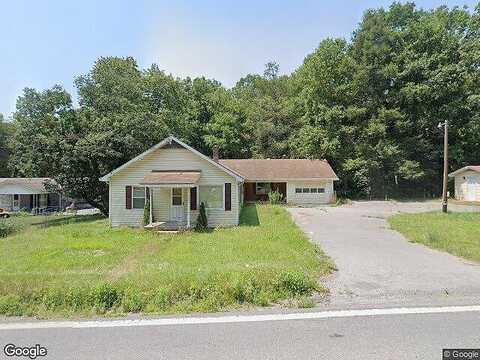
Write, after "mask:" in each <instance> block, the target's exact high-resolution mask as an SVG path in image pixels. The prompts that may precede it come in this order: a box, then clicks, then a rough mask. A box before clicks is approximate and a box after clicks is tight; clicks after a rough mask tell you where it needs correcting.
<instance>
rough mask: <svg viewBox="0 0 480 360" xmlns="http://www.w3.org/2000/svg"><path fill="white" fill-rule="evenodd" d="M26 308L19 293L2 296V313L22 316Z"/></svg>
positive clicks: (0, 312) (0, 310) (0, 305)
mask: <svg viewBox="0 0 480 360" xmlns="http://www.w3.org/2000/svg"><path fill="white" fill-rule="evenodd" d="M24 311H25V309H24V307H23V305H22V302H21V298H20V297H19V296H17V295H6V296H0V314H2V315H8V316H21V315H23V313H24Z"/></svg>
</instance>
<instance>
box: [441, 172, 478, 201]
mask: <svg viewBox="0 0 480 360" xmlns="http://www.w3.org/2000/svg"><path fill="white" fill-rule="evenodd" d="M448 176H449V177H453V178H454V179H455V199H457V200H463V201H480V165H477V166H465V167H463V168H461V169H458V170H457V171H454V172H452V173H450V174H449V175H448Z"/></svg>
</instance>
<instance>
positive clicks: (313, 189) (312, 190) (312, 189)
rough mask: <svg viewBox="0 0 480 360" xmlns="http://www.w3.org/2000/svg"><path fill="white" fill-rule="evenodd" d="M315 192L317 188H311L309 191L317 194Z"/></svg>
mask: <svg viewBox="0 0 480 360" xmlns="http://www.w3.org/2000/svg"><path fill="white" fill-rule="evenodd" d="M317 190H318V189H317V188H311V189H310V192H311V193H316V192H318V191H317Z"/></svg>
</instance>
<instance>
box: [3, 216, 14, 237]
mask: <svg viewBox="0 0 480 360" xmlns="http://www.w3.org/2000/svg"><path fill="white" fill-rule="evenodd" d="M16 230H17V227H16V226H15V223H14V222H12V221H11V220H4V219H0V238H2V237H6V236H7V235H10V234H12V233H13V232H15V231H16Z"/></svg>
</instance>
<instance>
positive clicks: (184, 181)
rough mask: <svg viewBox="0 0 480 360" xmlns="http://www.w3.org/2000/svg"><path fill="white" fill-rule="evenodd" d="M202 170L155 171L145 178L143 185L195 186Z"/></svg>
mask: <svg viewBox="0 0 480 360" xmlns="http://www.w3.org/2000/svg"><path fill="white" fill-rule="evenodd" d="M200 175H201V171H200V170H192V171H189V170H181V171H179V170H169V171H163V170H153V171H152V172H151V173H148V174H147V175H145V177H144V178H143V181H142V182H141V183H140V184H141V185H147V186H162V185H164V186H165V185H195V184H196V183H197V182H198V180H199V179H200Z"/></svg>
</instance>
